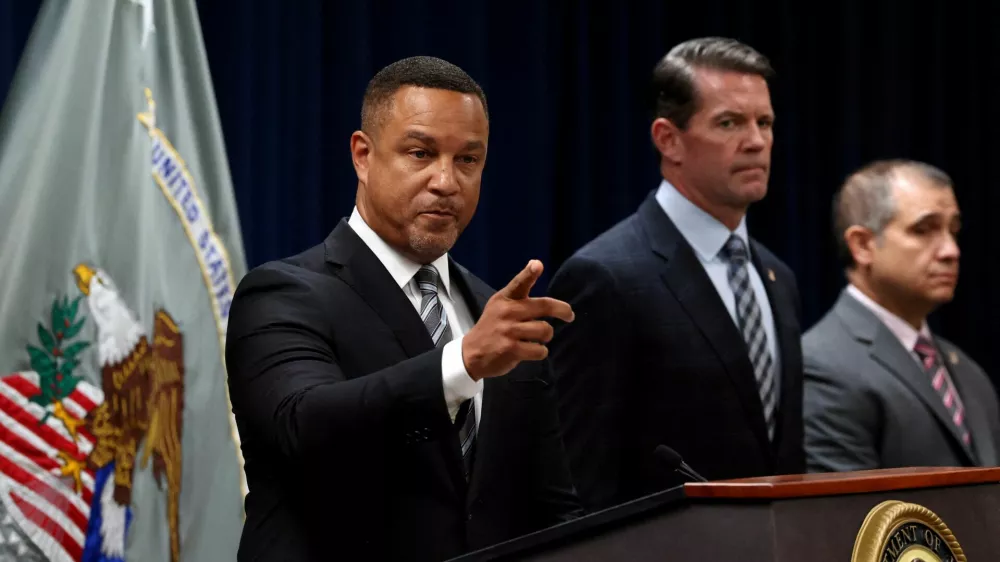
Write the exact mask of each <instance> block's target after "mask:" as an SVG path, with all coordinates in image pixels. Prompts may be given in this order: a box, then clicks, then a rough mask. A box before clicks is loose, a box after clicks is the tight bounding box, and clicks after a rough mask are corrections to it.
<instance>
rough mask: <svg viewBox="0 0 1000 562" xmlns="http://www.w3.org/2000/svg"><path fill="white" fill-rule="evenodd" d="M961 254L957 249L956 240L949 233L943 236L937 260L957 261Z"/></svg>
mask: <svg viewBox="0 0 1000 562" xmlns="http://www.w3.org/2000/svg"><path fill="white" fill-rule="evenodd" d="M961 255H962V252H961V251H960V250H959V249H958V240H956V239H955V236H954V235H953V234H951V233H948V234H945V236H944V242H942V243H941V246H939V247H938V259H941V260H949V261H951V260H958V258H959V256H961Z"/></svg>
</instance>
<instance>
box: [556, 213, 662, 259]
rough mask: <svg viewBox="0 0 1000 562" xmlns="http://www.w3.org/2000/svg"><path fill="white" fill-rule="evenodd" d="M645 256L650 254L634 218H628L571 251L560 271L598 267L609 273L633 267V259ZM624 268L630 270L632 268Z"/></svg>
mask: <svg viewBox="0 0 1000 562" xmlns="http://www.w3.org/2000/svg"><path fill="white" fill-rule="evenodd" d="M647 254H651V252H650V251H649V244H648V242H647V241H646V240H645V239H644V234H643V232H642V231H641V229H640V228H639V225H638V223H637V220H636V215H631V216H630V217H627V218H626V219H624V220H622V221H621V222H619V223H618V224H616V225H615V226H613V227H611V228H610V229H608V230H606V231H604V232H602V233H601V234H599V235H598V236H597V237H595V238H593V239H592V240H590V241H589V242H587V243H586V244H584V245H583V246H581V247H580V248H579V249H578V250H577V251H575V252H573V255H572V256H570V257H569V258H568V259H567V260H566V261H565V262H564V264H563V267H561V268H560V269H563V268H566V267H568V268H574V269H575V268H580V267H583V268H589V267H588V266H593V265H599V266H601V267H602V268H603V269H605V270H607V271H608V272H611V271H614V270H618V269H621V267H620V266H626V265H628V266H633V265H634V264H635V260H636V259H637V258H640V259H641V258H642V257H643V256H645V255H647ZM628 269H629V270H634V267H628Z"/></svg>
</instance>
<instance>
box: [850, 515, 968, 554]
mask: <svg viewBox="0 0 1000 562" xmlns="http://www.w3.org/2000/svg"><path fill="white" fill-rule="evenodd" d="M851 562H966V559H965V553H963V552H962V547H961V546H959V544H958V540H956V539H955V534H954V533H952V532H951V529H949V528H948V526H947V525H945V523H944V521H942V520H941V518H940V517H938V516H937V515H936V514H935V513H934V512H933V511H931V510H929V509H927V508H926V507H924V506H922V505H917V504H913V503H905V502H901V501H895V500H890V501H885V502H882V503H880V504H878V505H877V506H875V507H874V508H873V509H872V510H871V511H869V512H868V516H867V517H865V521H864V523H862V524H861V530H860V531H858V537H857V539H855V541H854V553H853V554H852V556H851Z"/></svg>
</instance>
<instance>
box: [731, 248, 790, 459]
mask: <svg viewBox="0 0 1000 562" xmlns="http://www.w3.org/2000/svg"><path fill="white" fill-rule="evenodd" d="M719 254H720V255H721V257H722V258H723V259H724V260H725V261H727V262H728V264H729V269H728V270H727V272H726V273H727V277H728V278H729V287H730V288H731V289H732V290H733V295H734V296H735V297H736V318H737V320H738V324H739V328H740V333H741V334H743V341H745V342H746V344H747V350H748V351H749V354H750V363H751V364H752V365H753V371H754V375H755V377H756V379H757V391H758V394H759V395H760V402H761V404H762V405H763V407H764V421H765V423H766V424H767V436H768V438H769V439H771V440H772V441H773V440H774V428H775V410H776V409H777V407H778V392H777V384H776V383H777V381H776V379H775V374H774V360H773V358H772V357H771V352H770V350H768V347H767V332H765V331H764V324H763V316H762V314H761V311H760V306H759V305H758V304H757V297H756V296H755V295H754V291H753V287H751V286H750V272H749V270H748V269H747V261H748V258H749V256H748V255H747V250H746V245H745V244H744V243H743V240H742V239H740V238H739V237H738V236H736V235H732V236H730V237H729V240H727V241H726V245H725V246H723V248H722V250H721V251H720V252H719Z"/></svg>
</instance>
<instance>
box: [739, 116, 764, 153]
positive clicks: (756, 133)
mask: <svg viewBox="0 0 1000 562" xmlns="http://www.w3.org/2000/svg"><path fill="white" fill-rule="evenodd" d="M765 134H767V133H766V132H765V131H763V130H762V129H761V128H760V125H758V124H757V123H751V124H750V128H749V132H748V134H747V138H746V141H744V143H743V149H744V150H746V151H748V152H760V151H761V150H764V149H765V148H767V138H766V137H765Z"/></svg>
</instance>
